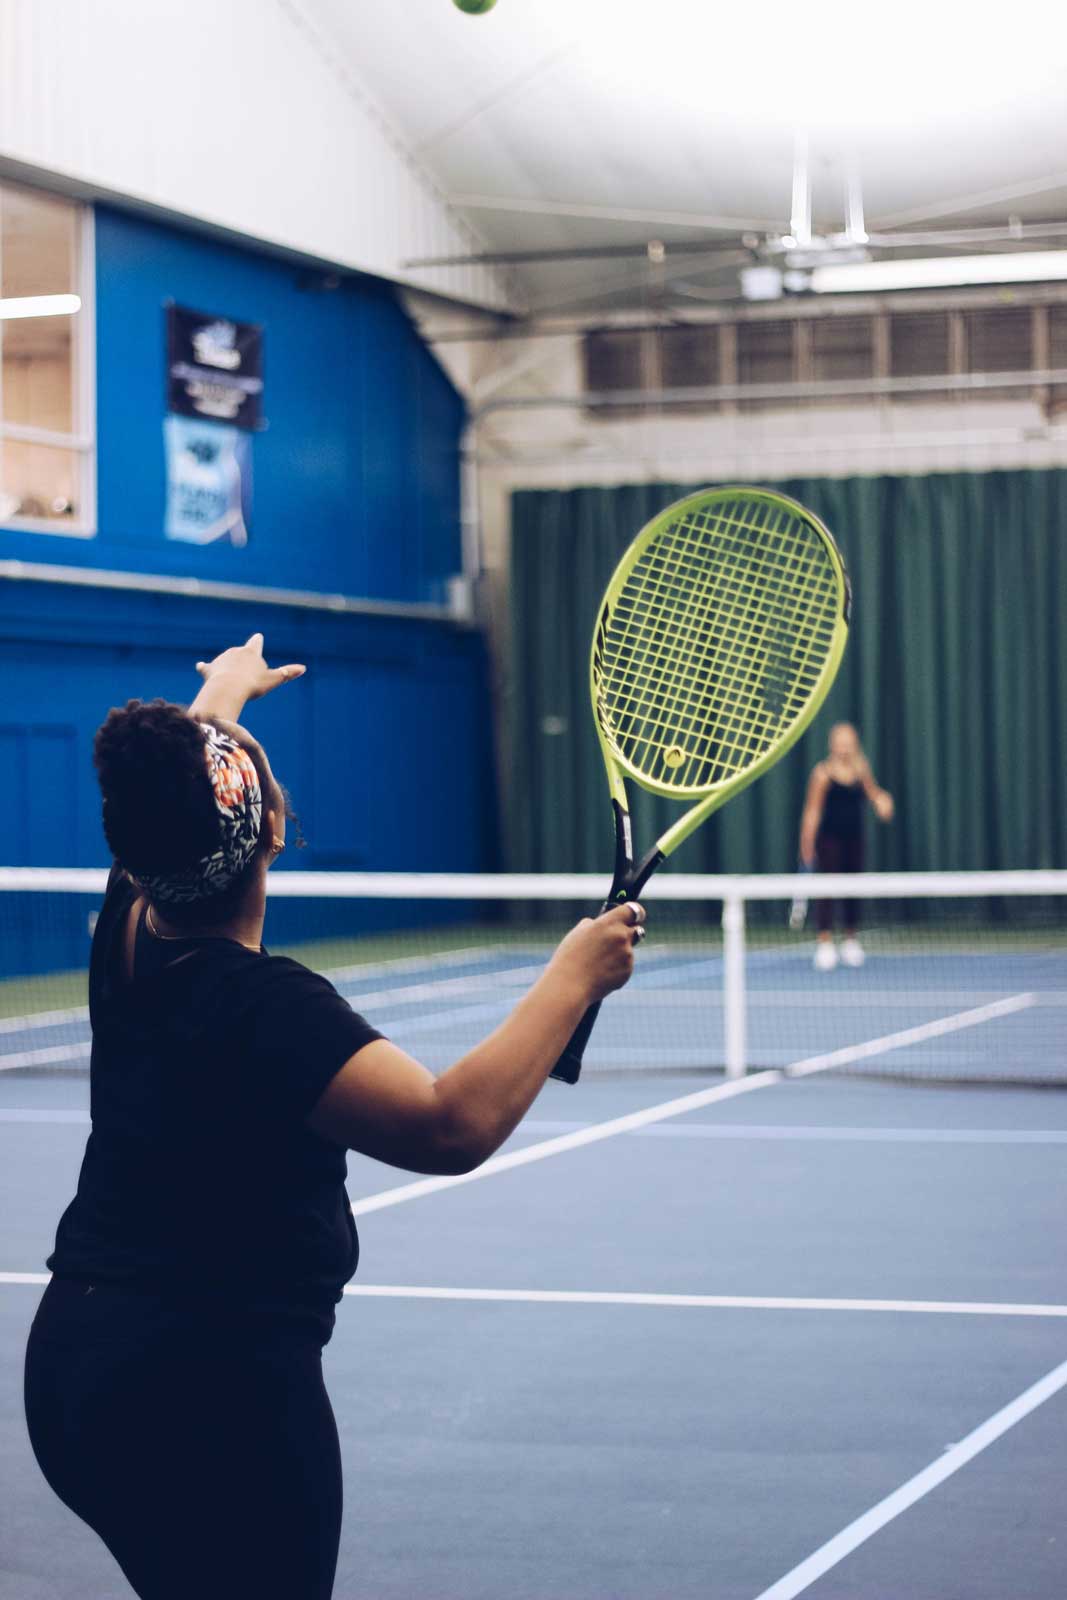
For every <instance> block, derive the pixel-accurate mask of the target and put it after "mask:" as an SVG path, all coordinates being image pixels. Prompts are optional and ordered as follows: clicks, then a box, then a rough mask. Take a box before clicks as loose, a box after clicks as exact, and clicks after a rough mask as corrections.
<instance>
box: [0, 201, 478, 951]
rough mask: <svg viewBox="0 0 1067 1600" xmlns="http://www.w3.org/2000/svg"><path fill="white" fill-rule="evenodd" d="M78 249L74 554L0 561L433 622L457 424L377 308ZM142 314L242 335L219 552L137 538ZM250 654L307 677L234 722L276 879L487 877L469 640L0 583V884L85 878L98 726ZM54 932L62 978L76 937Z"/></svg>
mask: <svg viewBox="0 0 1067 1600" xmlns="http://www.w3.org/2000/svg"><path fill="white" fill-rule="evenodd" d="M96 243H97V306H96V317H97V383H98V398H97V437H98V484H99V518H98V526H99V532H98V535H97V537H96V538H94V539H89V540H80V539H63V538H55V537H52V536H39V535H33V534H28V533H15V532H12V531H10V530H7V531H0V556H4V557H19V558H22V559H25V560H29V561H35V562H48V561H51V562H58V563H61V564H66V565H82V566H87V567H100V568H118V569H125V570H129V571H131V572H139V573H145V574H149V575H158V574H183V575H191V576H196V577H200V578H205V579H218V580H224V581H229V582H239V583H246V584H250V585H264V586H282V587H292V588H303V589H313V590H326V591H329V592H338V591H341V592H346V593H350V594H359V595H364V596H367V597H370V598H376V599H391V600H400V601H423V600H440V599H442V598H443V596H444V586H445V582H446V580H447V578H448V577H449V575H451V574H452V573H454V572H456V571H458V570H459V568H460V565H461V555H460V531H459V457H458V447H459V440H460V434H461V430H462V427H463V422H464V408H463V402H462V399H461V398H460V396H459V395H458V394H457V393H456V391H455V390H454V389H453V387H452V385H451V384H450V383H449V381H448V379H447V378H446V376H445V375H444V373H443V372H442V370H441V368H440V367H439V366H438V364H437V362H436V361H435V360H434V359H433V357H432V356H431V355H430V353H429V352H428V351H427V350H426V349H425V348H424V347H423V345H422V344H421V342H420V340H419V338H418V336H417V334H416V332H415V330H414V329H413V327H412V325H411V323H410V322H409V320H408V319H407V317H406V316H405V315H404V313H403V311H402V309H401V308H400V306H399V305H398V303H397V301H396V298H395V296H394V294H393V292H392V291H391V290H390V289H389V288H388V286H384V285H379V284H375V283H372V282H362V281H360V282H354V281H353V282H346V283H345V284H343V285H342V286H341V287H340V288H338V289H336V290H334V291H330V292H324V291H322V290H321V289H320V290H315V289H309V288H307V287H305V286H303V285H302V282H301V274H300V272H299V271H298V269H297V268H295V267H291V266H288V265H286V264H283V263H280V262H278V261H275V260H272V259H270V258H268V257H265V256H263V255H261V254H258V253H256V252H253V251H245V250H242V249H240V248H238V247H236V246H231V245H225V244H220V243H217V242H214V241H210V240H205V239H204V238H201V237H196V236H193V235H191V234H185V233H183V232H181V231H179V230H177V229H171V228H166V227H163V226H160V225H158V224H155V223H151V222H146V221H144V220H143V219H140V218H133V217H129V216H126V215H125V214H123V213H122V212H120V211H117V210H112V209H108V208H100V209H99V210H98V213H97V219H96ZM168 299H172V300H175V301H178V302H180V303H183V304H186V305H189V306H192V307H194V308H196V309H198V310H203V311H209V312H217V313H220V314H223V315H228V316H231V317H233V318H235V319H238V320H240V321H244V322H258V323H261V324H262V325H263V329H264V365H265V381H266V391H265V404H264V413H265V416H266V417H267V419H268V422H269V426H268V427H267V429H266V430H265V431H263V432H262V433H258V434H256V435H255V436H254V440H253V453H254V503H253V517H252V525H251V538H250V542H249V544H248V546H247V547H246V548H244V549H234V548H232V547H231V546H230V545H229V544H219V545H217V546H207V547H195V546H192V545H187V544H181V543H174V542H168V541H166V540H165V539H164V538H163V515H164V502H165V481H164V480H165V473H164V455H163V417H164V405H165V386H164V366H165V349H164V344H165V338H164V333H165V329H164V306H165V303H166V301H167V300H168ZM257 629H262V630H263V631H264V632H265V633H266V636H267V653H268V657H269V659H270V660H272V661H274V662H279V661H288V660H298V661H304V662H306V663H307V665H308V668H309V671H308V676H307V677H306V678H305V679H304V680H302V681H301V682H300V683H297V684H294V685H292V686H290V687H288V688H286V689H284V690H282V691H281V692H279V693H277V694H275V695H273V696H270V697H269V698H268V699H266V700H264V701H260V702H256V703H255V704H254V705H253V706H251V707H250V708H249V709H248V713H247V717H246V720H247V722H248V725H249V726H250V727H251V728H252V730H253V731H254V732H256V733H257V734H258V735H259V737H260V738H261V739H262V740H263V742H264V744H265V746H266V747H267V749H268V752H269V754H270V756H271V759H272V762H273V765H274V768H275V771H276V772H277V774H278V776H279V778H280V779H281V781H282V782H283V783H284V784H285V785H286V786H287V788H288V789H289V790H290V791H291V794H292V797H293V802H294V805H295V807H296V810H297V812H298V814H299V816H300V818H301V820H302V824H303V827H304V831H305V833H306V835H307V839H308V847H307V849H306V850H303V851H298V850H296V849H292V850H290V851H288V852H287V854H286V856H285V858H284V866H283V868H282V870H284V868H285V867H299V868H312V869H315V868H340V867H343V868H349V869H353V868H354V869H364V870H374V869H378V870H380V869H388V868H417V869H423V870H433V869H438V870H463V869H474V870H476V869H484V868H487V867H492V866H494V865H495V864H496V856H495V852H496V817H495V809H494V802H493V799H492V796H493V793H494V787H493V780H492V769H493V763H492V754H491V735H490V703H489V687H488V671H487V664H486V660H485V651H484V644H483V641H482V639H481V637H480V635H478V634H476V633H474V632H470V631H465V630H461V629H457V628H452V627H449V626H447V625H444V624H438V623H433V622H429V621H421V620H420V621H413V620H403V619H392V618H361V617H356V616H337V615H330V614H328V613H319V612H313V611H305V610H300V609H296V608H292V609H290V608H277V607H267V608H257V607H256V606H254V605H246V604H225V603H221V602H217V601H211V602H208V601H202V600H195V599H189V598H182V597H177V596H166V595H153V594H136V593H127V592H122V591H115V590H93V589H90V588H81V587H74V586H50V585H49V586H43V585H39V584H34V583H25V582H17V583H16V582H4V581H0V668H2V670H3V673H4V682H5V688H6V691H7V694H6V703H7V705H8V707H9V708H11V709H10V710H9V711H8V712H7V713H5V714H3V715H0V763H2V765H3V780H2V781H0V839H2V841H3V842H2V844H0V858H2V859H0V864H2V865H13V866H19V865H34V866H41V865H77V866H95V865H102V864H104V863H105V861H106V859H107V853H106V848H105V844H104V839H103V834H102V831H101V827H100V820H99V795H98V792H97V788H96V783H95V779H94V775H93V771H92V761H91V749H92V738H93V733H94V731H95V729H96V727H97V726H98V725H99V723H100V721H101V720H102V719H103V717H104V716H105V715H106V713H107V710H108V708H109V707H110V706H112V705H120V704H122V703H123V702H124V701H125V700H126V699H128V698H130V697H141V698H151V697H152V696H154V695H162V696H163V697H165V698H167V699H172V700H176V701H178V702H179V703H188V702H189V701H190V700H191V699H192V698H193V696H194V695H195V693H196V689H197V686H198V680H197V679H196V676H195V673H194V671H193V662H194V661H195V660H197V659H203V658H205V657H210V656H211V655H213V654H215V653H216V652H217V651H219V650H221V649H223V648H224V647H225V646H227V645H229V644H232V643H234V642H239V641H241V640H243V639H244V638H246V637H247V636H248V635H249V634H250V633H252V632H253V631H255V630H257ZM435 775H436V777H437V778H438V781H439V782H440V785H441V787H440V791H439V792H431V788H430V785H431V782H432V780H433V777H434V776H435ZM16 898H17V899H19V900H20V901H21V900H22V899H26V900H30V899H32V897H29V896H26V897H23V896H19V897H13V896H9V897H7V899H8V901H9V902H11V903H10V904H9V905H8V907H7V908H6V909H7V911H8V912H9V913H10V915H8V916H7V921H6V924H5V923H4V918H3V916H0V977H3V976H4V975H10V974H11V973H12V972H14V971H16V970H20V967H21V969H22V970H27V963H28V969H29V970H32V967H33V962H32V961H31V960H29V958H28V957H27V956H26V955H25V952H24V950H23V942H22V940H21V936H20V935H19V934H18V931H17V927H16V921H17V918H16V915H15V913H16V910H17V908H16V907H15V905H14V903H13V902H14V901H15V899H16ZM4 909H5V908H4V907H0V912H2V911H4ZM31 911H32V908H31V910H28V911H27V912H26V916H27V917H31ZM83 911H84V907H82V913H83ZM36 915H37V912H35V911H33V912H32V916H36ZM31 920H32V917H31ZM66 921H67V922H69V923H70V927H69V928H66V924H64V928H65V932H64V934H63V936H64V938H67V940H68V943H69V944H70V949H71V950H73V951H74V952H75V955H74V956H73V957H69V954H68V958H69V959H71V960H73V961H74V962H75V963H76V961H77V960H80V956H79V955H78V954H77V952H80V951H81V950H82V947H83V945H84V939H85V918H84V915H83V914H81V913H79V916H78V917H77V918H73V919H72V918H71V917H68V918H67V919H66ZM282 921H284V914H283V916H282ZM75 924H76V926H75ZM28 925H29V924H27V926H28ZM57 926H58V925H57ZM61 931H62V930H61ZM68 936H69V937H68ZM276 936H277V935H276ZM71 941H73V942H72V943H71ZM64 948H66V947H65V946H64Z"/></svg>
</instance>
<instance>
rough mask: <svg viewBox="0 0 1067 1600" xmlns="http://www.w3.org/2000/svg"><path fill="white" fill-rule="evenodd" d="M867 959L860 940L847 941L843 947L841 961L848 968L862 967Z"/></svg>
mask: <svg viewBox="0 0 1067 1600" xmlns="http://www.w3.org/2000/svg"><path fill="white" fill-rule="evenodd" d="M866 959H867V957H866V955H865V954H864V951H863V946H862V945H861V944H860V942H859V940H858V939H846V940H845V941H844V942H843V944H842V946H841V960H842V961H843V962H844V963H845V966H846V967H862V965H863V963H864V962H865V961H866Z"/></svg>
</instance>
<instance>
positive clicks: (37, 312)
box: [0, 294, 82, 321]
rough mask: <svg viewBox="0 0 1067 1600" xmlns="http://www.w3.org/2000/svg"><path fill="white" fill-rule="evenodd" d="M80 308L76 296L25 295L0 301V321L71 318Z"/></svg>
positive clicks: (80, 304)
mask: <svg viewBox="0 0 1067 1600" xmlns="http://www.w3.org/2000/svg"><path fill="white" fill-rule="evenodd" d="M81 308H82V303H81V299H80V298H79V296H78V295H76V294H25V295H19V296H18V297H16V298H10V299H7V300H0V321H10V320H13V319H14V318H16V317H72V316H73V315H74V313H75V312H76V311H80V310H81Z"/></svg>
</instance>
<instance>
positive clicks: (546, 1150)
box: [352, 1072, 782, 1217]
mask: <svg viewBox="0 0 1067 1600" xmlns="http://www.w3.org/2000/svg"><path fill="white" fill-rule="evenodd" d="M781 1078H782V1074H781V1073H780V1072H757V1073H753V1075H752V1077H751V1078H735V1079H733V1080H731V1082H729V1083H720V1084H717V1085H716V1086H715V1088H714V1089H699V1090H697V1092H696V1093H695V1094H685V1095H682V1096H681V1097H680V1098H679V1099H677V1100H665V1101H663V1102H662V1103H661V1104H660V1105H658V1106H647V1107H646V1108H645V1109H644V1110H643V1111H631V1112H629V1113H628V1115H626V1116H624V1117H613V1118H612V1119H611V1120H610V1121H609V1122H595V1123H593V1124H592V1126H590V1127H587V1128H578V1129H576V1130H575V1132H574V1133H564V1134H560V1135H559V1136H558V1137H557V1138H555V1139H543V1140H541V1141H540V1142H539V1143H538V1144H531V1145H526V1146H525V1148H524V1149H522V1150H510V1151H509V1152H508V1153H507V1155H503V1156H492V1157H490V1159H489V1160H488V1161H486V1162H484V1163H483V1165H482V1166H480V1167H476V1168H475V1169H474V1171H473V1172H459V1173H449V1174H447V1175H442V1176H440V1177H435V1178H420V1179H419V1180H418V1181H417V1182H416V1183H403V1184H400V1185H399V1186H398V1187H397V1188H395V1189H383V1190H382V1191H381V1192H380V1193H379V1194H372V1195H367V1196H366V1198H365V1199H363V1200H357V1201H356V1202H355V1203H354V1204H353V1206H352V1215H353V1216H354V1217H365V1216H366V1215H367V1214H368V1212H371V1211H383V1210H384V1209H385V1208H386V1206H397V1205H400V1203H401V1202H402V1201H404V1200H419V1199H421V1198H422V1196H423V1195H426V1194H436V1193H438V1191H439V1190H441V1189H455V1188H457V1187H458V1186H459V1185H460V1184H462V1183H476V1182H477V1181H478V1179H479V1178H491V1177H493V1176H494V1174H495V1173H497V1172H509V1171H511V1169H512V1168H513V1167H525V1166H528V1165H529V1164H530V1162H532V1161H544V1160H545V1158H546V1157H547V1156H558V1155H562V1154H563V1152H564V1151H565V1150H579V1149H581V1148H582V1146H583V1145H587V1144H597V1143H599V1141H600V1140H601V1139H611V1138H613V1137H614V1136H615V1135H616V1134H618V1133H629V1132H630V1131H631V1130H632V1129H633V1128H644V1127H647V1125H648V1124H649V1123H650V1122H661V1121H662V1120H663V1118H664V1117H677V1116H680V1115H681V1114H682V1113H683V1112H685V1111H696V1110H698V1109H699V1107H700V1106H708V1105H712V1104H713V1103H714V1102H715V1101H717V1100H731V1099H733V1097H734V1096H735V1095H739V1094H747V1093H748V1092H749V1090H751V1089H763V1088H766V1087H769V1086H770V1085H771V1084H772V1083H780V1082H781Z"/></svg>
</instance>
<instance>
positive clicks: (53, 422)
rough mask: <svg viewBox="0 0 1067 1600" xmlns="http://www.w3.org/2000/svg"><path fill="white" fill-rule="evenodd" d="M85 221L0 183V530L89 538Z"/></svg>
mask: <svg viewBox="0 0 1067 1600" xmlns="http://www.w3.org/2000/svg"><path fill="white" fill-rule="evenodd" d="M92 271H93V250H92V213H91V211H90V210H89V208H88V207H87V206H82V205H78V204H77V203H76V202H74V201H72V200H64V199H61V198H58V197H57V196H55V195H49V194H42V193H41V192H40V191H39V190H36V189H24V188H22V187H21V186H20V185H16V184H8V183H0V528H17V529H23V530H26V531H28V532H31V533H60V534H73V535H75V536H78V537H81V538H87V537H91V536H92V535H93V534H94V533H95V532H96V503H95V501H96V494H95V487H96V481H95V480H96V475H95V442H94V437H93V421H94V418H93V411H94V406H93V401H94V382H95V379H94V370H93V298H92V288H93V281H92Z"/></svg>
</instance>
